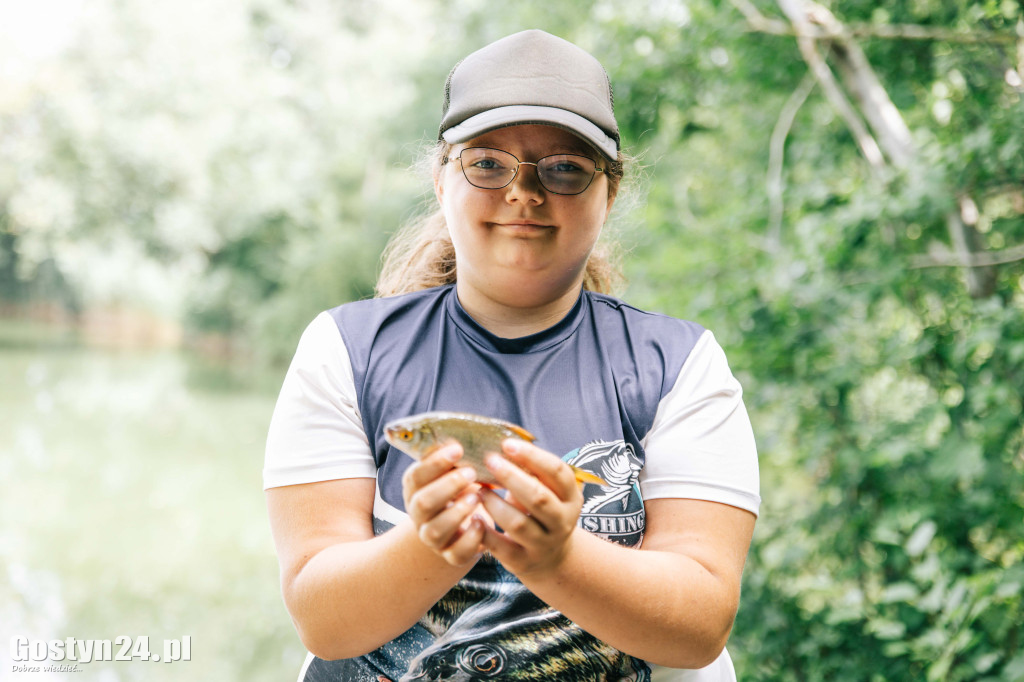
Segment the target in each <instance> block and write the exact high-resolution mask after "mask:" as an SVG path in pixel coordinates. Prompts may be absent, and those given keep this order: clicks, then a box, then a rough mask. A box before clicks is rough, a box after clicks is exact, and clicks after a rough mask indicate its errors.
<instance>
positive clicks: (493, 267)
mask: <svg viewBox="0 0 1024 682" xmlns="http://www.w3.org/2000/svg"><path fill="white" fill-rule="evenodd" d="M467 147H490V148H493V149H501V150H503V151H506V152H509V153H510V154H512V155H513V156H515V157H516V158H518V159H519V160H520V161H528V162H536V161H537V160H538V159H541V158H543V157H545V156H550V155H551V154H578V155H580V156H586V157H589V158H591V159H593V160H595V161H597V162H598V165H599V166H600V167H604V166H606V165H607V163H606V162H605V160H604V158H603V157H601V156H600V155H599V154H598V153H597V152H595V151H594V150H593V149H592V148H591V147H590V146H589V145H587V144H586V143H584V142H583V141H582V140H580V138H578V137H576V136H575V135H573V134H572V133H570V132H568V131H566V130H562V129H561V128H555V127H552V126H546V125H519V126H513V127H510V128H501V129H499V130H493V131H491V132H488V133H485V134H483V135H480V136H479V137H476V138H473V139H472V140H470V141H468V142H465V143H462V144H458V145H455V147H454V148H453V149H452V150H451V152H450V153H449V158H454V157H457V156H459V154H460V152H461V151H462V150H463V149H465V148H467ZM434 188H435V191H436V193H437V198H438V201H440V203H441V208H442V210H443V211H444V216H445V220H446V221H447V224H448V231H449V233H450V234H451V238H452V243H453V244H454V246H455V255H456V262H457V263H458V290H459V296H460V299H462V300H463V304H464V305H465V304H466V303H467V298H471V299H474V300H479V297H480V296H484V297H486V298H487V299H489V300H490V301H493V302H495V303H499V304H502V305H505V306H511V307H515V308H520V309H522V308H530V307H539V306H543V305H545V304H548V303H551V302H552V301H554V300H555V299H557V298H559V297H563V296H565V295H567V294H569V293H571V292H575V291H578V289H579V287H580V286H581V284H582V282H583V274H584V269H585V267H586V263H587V258H588V256H589V255H590V252H591V250H592V249H593V248H594V244H595V243H596V242H597V238H598V237H599V236H600V234H601V227H602V226H603V225H604V222H605V219H606V218H607V217H608V213H609V211H611V208H612V203H613V202H614V200H615V197H614V196H613V195H611V194H610V193H609V190H608V179H607V177H605V174H604V173H597V174H596V175H595V177H594V180H593V181H592V182H591V183H590V186H589V187H588V188H587V189H586V190H585V191H584V192H583V193H581V194H576V195H571V196H569V195H561V194H554V193H552V192H549V191H547V190H546V189H544V187H543V186H542V185H541V184H540V182H539V181H538V179H537V169H536V167H535V166H525V165H524V166H520V168H519V172H518V173H517V174H516V177H515V179H514V180H513V181H512V182H511V183H510V184H509V185H508V186H506V187H503V188H501V189H480V188H478V187H474V186H473V185H471V184H469V182H468V181H467V180H466V177H465V175H463V172H462V168H461V165H460V162H459V161H450V162H449V163H446V164H445V165H443V166H442V167H441V171H440V173H439V174H438V176H437V178H436V179H435V181H434Z"/></svg>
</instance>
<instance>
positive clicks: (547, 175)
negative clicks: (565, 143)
mask: <svg viewBox="0 0 1024 682" xmlns="http://www.w3.org/2000/svg"><path fill="white" fill-rule="evenodd" d="M448 161H458V162H459V163H460V164H461V165H462V174H463V175H465V176H466V180H468V181H469V184H471V185H473V186H474V187H479V188H480V189H501V188H502V187H507V186H508V185H509V184H510V183H511V182H512V181H513V180H514V179H515V177H516V175H517V174H518V173H519V167H520V166H536V168H537V179H538V180H539V181H540V184H541V186H542V187H543V188H544V189H546V190H547V191H549V192H551V193H552V194H581V193H583V192H584V191H586V189H587V188H588V187H590V183H591V182H593V180H594V176H595V175H596V174H598V173H603V172H605V169H604V168H598V167H597V164H596V163H595V162H594V160H593V159H588V158H587V157H585V156H577V155H576V154H552V155H551V156H545V157H544V158H542V159H539V160H538V161H537V162H536V163H532V162H530V161H520V160H519V159H517V158H516V157H514V156H512V155H511V154H509V153H508V152H503V151H501V150H500V149H489V148H487V147H468V148H467V149H463V150H462V152H460V153H459V155H458V156H456V157H453V158H451V159H448V158H447V157H445V159H444V161H443V162H442V163H447V162H448Z"/></svg>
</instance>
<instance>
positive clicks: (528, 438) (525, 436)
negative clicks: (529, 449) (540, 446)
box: [508, 424, 537, 443]
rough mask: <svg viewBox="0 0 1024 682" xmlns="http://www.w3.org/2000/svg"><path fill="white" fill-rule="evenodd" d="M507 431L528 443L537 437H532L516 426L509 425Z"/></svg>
mask: <svg viewBox="0 0 1024 682" xmlns="http://www.w3.org/2000/svg"><path fill="white" fill-rule="evenodd" d="M508 430H509V431H511V432H512V433H514V434H516V435H517V436H519V437H520V438H522V439H523V440H525V441H528V442H530V443H532V442H533V441H535V440H537V436H535V435H533V434H532V433H530V432H529V431H527V430H526V429H524V428H523V427H522V426H517V425H516V424H509V425H508Z"/></svg>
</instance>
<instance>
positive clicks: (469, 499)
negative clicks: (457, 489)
mask: <svg viewBox="0 0 1024 682" xmlns="http://www.w3.org/2000/svg"><path fill="white" fill-rule="evenodd" d="M462 502H463V504H465V505H466V506H467V507H475V506H477V505H478V504H480V498H479V497H477V496H476V495H466V497H464V498H462Z"/></svg>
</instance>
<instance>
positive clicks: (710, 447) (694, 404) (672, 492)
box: [640, 331, 761, 514]
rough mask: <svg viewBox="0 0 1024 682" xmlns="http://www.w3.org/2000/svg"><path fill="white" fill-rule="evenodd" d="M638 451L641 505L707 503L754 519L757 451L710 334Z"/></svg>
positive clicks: (729, 375)
mask: <svg viewBox="0 0 1024 682" xmlns="http://www.w3.org/2000/svg"><path fill="white" fill-rule="evenodd" d="M642 445H643V446H644V452H645V454H646V461H645V464H644V468H643V470H642V471H641V472H640V491H641V494H642V495H643V497H644V499H649V500H650V499H658V498H669V497H671V498H687V499H698V500H708V501H711V502H721V503H723V504H728V505H732V506H734V507H739V508H741V509H746V510H748V511H750V512H753V513H754V514H757V513H758V508H759V507H760V504H761V496H760V483H759V478H758V467H757V447H756V445H755V443H754V433H753V430H752V429H751V427H750V418H749V417H748V416H747V410H746V408H745V407H744V406H743V389H742V388H740V384H739V382H738V381H737V380H736V378H735V377H734V376H733V375H732V372H731V371H730V370H729V364H728V362H727V361H726V359H725V353H724V352H723V351H722V348H721V346H719V345H718V342H717V341H715V337H714V335H713V334H712V333H711V332H710V331H705V332H704V333H703V334H702V335H701V337H700V339H698V341H697V343H696V345H695V346H694V348H693V350H692V351H691V352H690V356H689V357H688V358H687V359H686V362H685V363H683V367H682V369H681V370H680V372H679V376H678V377H677V379H676V382H675V385H674V386H673V387H672V390H671V391H669V393H668V394H667V395H666V396H665V397H663V398H662V399H661V402H660V403H659V404H658V411H657V413H656V414H655V416H654V422H653V423H652V424H651V430H650V432H649V433H648V434H647V436H645V437H644V439H643V443H642Z"/></svg>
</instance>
